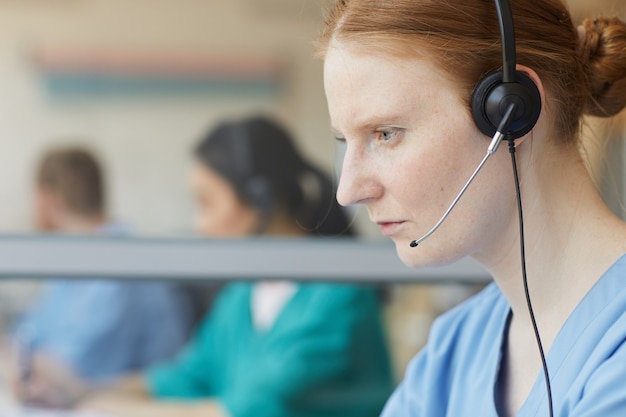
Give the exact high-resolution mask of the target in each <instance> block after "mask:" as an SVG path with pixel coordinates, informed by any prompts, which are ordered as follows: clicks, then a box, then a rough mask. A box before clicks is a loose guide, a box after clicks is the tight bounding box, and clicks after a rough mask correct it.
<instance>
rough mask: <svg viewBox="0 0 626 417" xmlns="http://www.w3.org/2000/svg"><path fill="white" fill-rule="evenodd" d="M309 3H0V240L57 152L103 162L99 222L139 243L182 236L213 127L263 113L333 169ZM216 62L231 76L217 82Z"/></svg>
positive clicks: (22, 219)
mask: <svg viewBox="0 0 626 417" xmlns="http://www.w3.org/2000/svg"><path fill="white" fill-rule="evenodd" d="M322 6H323V5H322V2H320V1H308V0H307V1H293V0H229V1H216V0H213V1H200V0H181V1H166V0H136V1H133V2H127V1H122V0H52V1H45V2H44V1H39V0H25V1H22V0H20V1H17V0H15V1H13V0H4V1H2V2H0V173H1V174H0V201H2V204H0V230H1V231H10V232H15V231H18V232H19V231H28V230H31V228H32V226H31V217H32V204H31V203H32V197H31V195H30V186H31V183H32V175H33V170H34V164H35V162H36V159H37V157H38V156H39V154H40V153H42V152H43V150H44V149H45V148H47V147H49V146H52V145H56V144H59V143H68V142H72V143H76V142H79V143H84V144H86V145H88V146H89V147H91V148H92V149H94V150H95V151H96V152H98V153H99V154H100V155H101V156H102V159H103V160H104V163H105V166H106V169H107V174H108V177H109V182H110V193H111V195H110V204H109V207H110V209H111V211H112V213H113V214H114V215H115V216H116V217H118V218H120V219H121V220H123V221H127V222H129V223H130V224H131V225H132V226H133V227H135V228H136V230H137V231H138V232H141V233H148V234H152V233H157V234H169V233H181V232H188V231H189V230H190V228H191V225H190V219H191V211H192V205H191V201H190V196H189V192H188V188H187V187H188V186H187V181H186V180H187V178H186V175H187V169H188V166H189V162H190V156H189V155H190V149H191V147H192V145H193V144H194V143H195V142H196V141H197V140H198V139H199V136H200V135H201V134H202V133H203V132H204V131H205V130H206V129H208V128H209V127H210V126H212V124H213V123H215V122H216V121H218V120H220V119H221V118H223V117H232V116H236V115H240V114H248V113H250V112H253V111H258V110H261V111H263V112H265V113H269V114H272V115H275V116H276V117H278V118H279V119H280V120H281V121H283V122H284V123H285V124H286V125H287V126H288V127H289V128H290V129H291V130H292V132H293V133H294V134H295V135H296V136H297V137H298V139H299V140H300V142H301V145H302V146H301V147H302V148H303V150H304V151H305V152H307V153H308V154H309V155H311V156H312V158H313V159H314V160H316V161H318V162H319V163H320V164H321V165H323V166H324V167H326V168H328V169H331V168H333V167H334V162H335V159H334V158H335V157H334V152H333V146H334V144H333V140H332V138H331V135H330V134H329V122H328V117H327V111H326V107H325V99H324V92H323V88H322V70H321V62H319V61H317V60H315V59H314V58H313V57H312V51H313V47H312V39H313V38H314V37H315V34H316V33H317V31H318V28H319V27H320V23H321V17H322V14H323V10H322V8H323V7H322ZM237 63H239V64H237ZM220 65H222V66H224V65H226V66H231V67H233V66H234V67H235V68H237V67H239V68H241V69H242V72H243V75H241V74H239V78H237V76H236V75H233V76H232V77H230V79H229V77H228V75H229V74H228V71H229V70H228V69H226V70H224V69H220V68H219V67H220ZM263 65H265V66H266V67H270V69H267V68H263ZM216 68H217V69H216ZM225 71H226V72H227V73H226V74H225V73H224V72H225ZM142 78H143V79H144V81H145V79H148V81H150V82H149V83H146V82H144V84H142V83H141V79H142ZM120 85H121V86H122V87H120Z"/></svg>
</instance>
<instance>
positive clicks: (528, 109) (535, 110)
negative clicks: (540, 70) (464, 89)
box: [472, 71, 541, 139]
mask: <svg viewBox="0 0 626 417" xmlns="http://www.w3.org/2000/svg"><path fill="white" fill-rule="evenodd" d="M515 78H516V82H512V83H504V82H502V71H496V72H493V73H491V74H489V75H487V76H486V77H484V78H483V79H482V80H480V82H479V83H478V84H477V85H476V87H475V88H474V92H473V93H472V115H473V117H474V122H475V123H476V126H478V128H479V129H480V131H481V132H483V134H485V135H487V136H489V137H492V136H493V135H494V134H495V133H496V130H497V127H498V124H500V121H501V120H502V117H503V116H504V113H505V112H506V109H507V108H508V106H509V105H510V104H511V103H515V104H516V105H517V106H516V111H515V116H514V119H513V122H511V124H510V126H509V130H508V132H502V133H506V134H508V137H509V138H511V139H517V138H520V137H522V136H524V135H525V134H527V133H528V132H530V131H531V130H532V128H533V127H534V126H535V124H536V123H537V120H539V115H540V114H541V94H540V93H539V89H538V88H537V86H536V85H535V83H534V82H533V81H532V80H531V79H530V77H528V76H527V75H526V74H524V73H523V72H520V71H517V72H516V77H515Z"/></svg>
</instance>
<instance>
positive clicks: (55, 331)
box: [14, 147, 191, 406]
mask: <svg viewBox="0 0 626 417" xmlns="http://www.w3.org/2000/svg"><path fill="white" fill-rule="evenodd" d="M35 194H36V196H35V198H36V210H35V212H36V222H37V226H38V228H39V229H40V230H42V231H46V232H55V233H71V234H81V235H108V236H123V235H126V234H128V231H127V230H126V228H125V227H123V226H121V225H120V224H118V223H115V222H112V221H111V220H110V219H108V218H107V216H106V213H105V184H104V177H103V173H102V169H101V167H100V164H99V162H98V161H97V159H96V157H95V156H94V155H92V154H91V153H90V152H89V151H87V150H85V149H82V148H78V147H67V148H58V149H53V150H50V151H48V152H47V153H46V154H45V155H44V157H43V158H42V160H41V162H40V164H39V168H38V172H37V176H36V187H35ZM190 320H191V318H190V313H189V312H188V308H187V306H186V299H185V298H184V297H183V296H182V294H181V293H179V292H178V290H176V289H175V288H173V287H172V286H171V285H169V284H165V283H150V282H119V281H113V280H104V279H99V280H89V281H78V280H61V279H58V280H53V281H51V282H48V283H46V285H44V287H43V290H42V295H41V297H40V299H39V300H38V301H37V302H36V304H35V305H34V306H33V307H32V308H31V309H30V311H28V312H27V313H26V314H25V316H24V317H23V318H22V319H21V320H20V322H19V323H17V326H16V331H15V333H14V339H15V341H16V342H17V345H18V348H19V349H20V350H28V353H26V352H19V353H20V354H21V355H28V358H27V360H28V361H29V362H30V363H21V364H20V366H21V367H22V368H23V367H25V366H27V367H29V370H28V371H27V372H28V375H19V376H18V377H17V378H16V380H15V386H16V394H17V396H18V398H19V399H20V400H21V401H23V402H25V403H27V404H30V405H37V404H47V405H49V406H56V405H57V401H62V399H63V397H64V392H63V389H62V388H61V387H62V386H63V385H64V384H71V385H77V386H80V384H82V383H83V381H85V382H87V383H89V384H99V383H103V382H105V381H107V380H110V379H112V378H115V377H118V376H119V375H121V374H125V373H127V372H130V371H138V370H141V369H144V368H146V367H147V366H149V365H151V364H154V363H155V362H157V361H161V360H164V359H167V358H171V357H172V356H173V355H174V354H175V353H176V352H177V351H178V350H179V349H180V348H181V347H182V346H183V344H184V343H185V342H186V340H187V337H188V329H189V326H190V323H189V322H190ZM21 360H22V361H23V359H21ZM20 371H21V372H25V370H24V369H20Z"/></svg>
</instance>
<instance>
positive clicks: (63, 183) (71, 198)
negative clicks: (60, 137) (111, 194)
mask: <svg viewBox="0 0 626 417" xmlns="http://www.w3.org/2000/svg"><path fill="white" fill-rule="evenodd" d="M37 184H38V185H39V186H40V187H44V188H46V189H49V190H51V191H53V192H55V193H58V195H59V196H60V197H61V198H62V199H63V201H64V202H65V204H66V205H67V207H68V209H70V210H71V211H72V212H74V213H76V214H80V215H86V216H92V215H101V214H102V213H103V211H104V204H105V191H104V179H103V175H102V169H101V167H100V165H99V163H98V161H97V160H96V158H95V156H93V155H92V154H91V153H90V152H88V151H87V150H85V149H81V148H78V147H69V148H61V149H55V150H51V151H48V152H47V153H46V154H45V155H44V156H43V157H42V159H41V162H40V163H39V168H38V171H37Z"/></svg>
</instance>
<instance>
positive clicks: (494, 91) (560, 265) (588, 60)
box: [317, 0, 626, 417]
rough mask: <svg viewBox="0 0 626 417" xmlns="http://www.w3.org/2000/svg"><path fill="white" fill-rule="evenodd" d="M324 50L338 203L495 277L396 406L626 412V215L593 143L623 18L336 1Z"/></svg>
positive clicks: (444, 325)
mask: <svg viewBox="0 0 626 417" xmlns="http://www.w3.org/2000/svg"><path fill="white" fill-rule="evenodd" d="M494 3H495V4H494ZM317 53H318V55H319V56H320V57H321V58H322V59H323V60H324V87H325V91H326V97H327V102H328V109H329V113H330V119H331V124H332V130H333V132H334V134H335V136H336V138H337V139H338V140H340V141H342V142H345V145H346V152H345V158H344V161H343V169H342V173H341V179H340V183H339V186H338V192H337V198H338V200H339V202H340V203H341V204H343V205H351V204H364V205H365V206H366V207H367V210H368V212H369V215H370V218H371V220H372V221H373V222H374V223H376V224H378V225H379V226H380V228H381V231H382V232H383V233H384V234H385V235H387V236H389V237H390V238H391V239H392V240H393V241H394V242H395V245H396V249H397V252H398V255H399V256H400V258H401V259H402V261H403V262H404V263H405V264H407V265H409V266H412V267H422V266H436V265H442V264H448V263H450V262H453V261H455V260H458V259H460V258H462V257H465V256H469V257H471V258H473V259H474V260H476V261H477V262H479V263H480V264H481V265H482V266H483V267H484V268H485V269H486V270H488V271H489V273H490V274H491V275H492V277H493V280H494V282H493V283H491V284H490V285H488V286H487V288H485V290H484V291H482V292H481V293H480V294H478V295H476V296H475V297H473V298H471V299H470V300H468V301H467V302H465V303H463V304H462V305H460V306H458V307H457V308H455V309H453V310H452V311H450V312H448V313H446V314H444V315H443V316H442V317H440V318H439V319H438V320H437V321H436V322H435V324H434V325H433V327H432V329H431V333H430V337H429V341H428V344H427V346H426V347H425V348H424V349H423V350H422V351H421V352H420V353H419V354H418V355H417V356H416V357H415V358H414V360H413V361H412V362H411V364H410V365H409V367H408V369H407V371H406V374H405V377H404V381H403V382H402V383H401V385H400V386H399V387H398V388H397V390H396V391H395V393H394V394H393V395H392V397H391V398H390V400H389V401H388V403H387V405H386V407H385V410H384V412H383V414H382V415H383V416H384V417H443V416H448V417H462V416H471V417H474V416H481V417H483V416H489V417H490V416H518V417H529V416H547V415H550V416H552V415H555V416H563V417H565V416H568V417H583V416H585V417H587V416H603V417H611V416H615V417H617V416H625V415H626V386H625V385H624V381H625V380H626V284H625V278H626V256H625V255H624V254H625V253H626V225H625V224H624V222H623V221H622V220H620V219H619V218H618V217H616V216H615V215H614V214H612V213H611V212H610V210H609V209H608V208H607V207H606V205H605V204H604V202H603V201H602V199H601V198H600V196H599V194H598V191H597V189H596V188H595V186H594V184H593V182H592V180H591V179H590V177H589V174H588V171H587V170H586V168H585V165H584V163H583V159H582V157H581V155H580V151H579V139H580V129H581V121H582V118H583V116H584V115H592V116H597V117H611V116H614V115H616V114H617V113H619V112H621V111H622V110H623V109H624V106H625V105H626V25H625V24H624V22H622V21H621V20H619V19H618V18H612V17H598V18H595V19H586V20H584V21H582V22H581V23H580V24H577V23H574V22H573V21H572V19H571V17H570V14H569V13H568V10H567V9H566V7H565V6H564V5H563V4H562V2H561V1H560V0H512V1H511V2H510V4H509V1H508V0H496V1H495V2H494V1H493V0H472V1H454V2H448V1H440V0H339V1H337V2H336V3H335V6H334V7H333V8H332V10H331V11H330V13H329V14H328V17H327V19H326V24H325V25H324V29H323V31H322V33H321V36H320V37H319V39H318V43H317ZM516 53H517V54H516ZM490 140H491V141H490ZM500 142H503V143H502V146H499V145H500ZM507 148H508V149H507ZM457 203H458V204H457ZM522 203H523V204H522ZM522 207H523V210H522Z"/></svg>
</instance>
